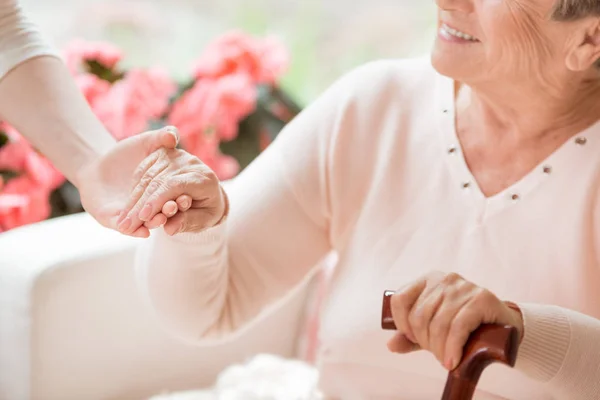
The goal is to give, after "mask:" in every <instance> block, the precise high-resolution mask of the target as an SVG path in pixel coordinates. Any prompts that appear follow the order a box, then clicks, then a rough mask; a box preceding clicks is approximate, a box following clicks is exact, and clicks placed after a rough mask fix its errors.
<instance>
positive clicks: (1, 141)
mask: <svg viewBox="0 0 600 400" xmlns="http://www.w3.org/2000/svg"><path fill="white" fill-rule="evenodd" d="M7 143H8V135H7V134H6V133H4V132H0V148H1V147H2V146H4V145H5V144H7Z"/></svg>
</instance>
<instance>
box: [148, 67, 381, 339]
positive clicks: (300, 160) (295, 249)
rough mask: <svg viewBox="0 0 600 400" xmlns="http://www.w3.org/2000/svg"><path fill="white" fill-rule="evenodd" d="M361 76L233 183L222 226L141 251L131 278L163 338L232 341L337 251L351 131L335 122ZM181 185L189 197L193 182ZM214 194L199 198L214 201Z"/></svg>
mask: <svg viewBox="0 0 600 400" xmlns="http://www.w3.org/2000/svg"><path fill="white" fill-rule="evenodd" d="M364 73H365V72H362V71H358V72H353V73H351V74H350V75H349V76H346V77H345V78H343V79H342V80H341V81H338V82H337V84H335V85H334V86H333V87H332V88H331V89H330V90H328V91H327V92H326V93H325V94H324V95H323V96H322V97H321V98H320V99H318V100H317V101H316V102H315V103H313V104H312V105H311V106H310V107H308V108H307V109H306V110H304V112H302V113H301V114H300V115H299V116H298V117H296V118H295V119H294V120H293V121H292V122H291V123H290V124H289V125H288V126H287V127H286V128H285V129H284V131H283V132H282V133H281V134H280V135H279V136H278V138H277V139H276V140H275V141H274V142H273V143H272V144H271V146H269V147H268V148H267V150H266V151H265V152H264V153H262V154H261V155H260V156H259V157H258V158H257V159H256V160H255V161H254V162H253V163H252V164H251V165H250V166H249V167H248V168H246V169H245V170H244V171H243V172H242V173H241V174H240V175H239V176H238V177H236V178H234V180H233V182H231V183H230V184H229V185H228V186H227V193H228V197H229V203H230V210H229V215H228V217H227V218H226V220H225V221H224V222H222V223H220V224H218V225H216V226H214V227H212V228H209V229H206V230H204V231H201V232H199V233H183V234H177V235H175V236H172V237H171V236H168V235H166V234H165V233H164V232H162V231H157V232H155V233H153V235H152V237H151V238H150V239H149V240H148V241H145V242H144V243H143V244H142V246H143V247H141V248H140V250H139V253H138V262H137V264H138V265H137V267H138V278H139V281H140V283H141V286H142V290H143V291H144V292H145V297H146V299H147V300H148V301H149V303H150V305H151V306H152V308H153V310H154V312H155V313H156V314H157V315H158V317H159V318H160V320H161V321H162V322H163V324H164V325H165V326H166V327H167V328H168V329H169V330H170V331H172V332H173V333H175V334H176V335H178V336H180V337H183V338H185V339H187V340H191V341H196V340H201V339H202V340H210V339H216V340H222V338H223V336H224V334H228V333H232V332H235V333H237V334H239V333H240V332H241V331H242V328H243V327H247V326H249V325H250V323H251V321H253V320H254V319H255V318H256V317H257V316H258V315H259V314H260V313H261V312H262V311H263V310H264V309H266V308H268V307H269V306H272V305H273V304H274V303H276V301H277V300H278V299H281V298H283V297H284V296H285V295H286V294H288V293H289V292H290V291H291V290H292V289H293V288H294V287H296V286H297V285H298V284H299V283H300V282H301V281H302V280H303V279H305V278H306V277H307V276H309V275H310V271H311V269H312V268H313V267H314V266H315V265H316V264H317V263H318V261H319V260H320V259H321V258H322V257H323V256H324V255H326V254H327V253H328V252H329V251H330V250H331V249H332V247H335V245H336V240H337V239H336V233H334V232H336V231H338V229H337V224H338V221H339V220H342V219H344V218H339V215H338V210H337V209H336V208H335V203H336V197H335V193H336V191H335V188H336V187H337V185H336V183H337V180H336V175H337V174H338V172H339V167H340V166H339V165H338V164H339V163H337V158H339V156H340V154H343V152H344V151H345V150H344V148H343V146H340V139H339V138H340V137H343V136H344V135H343V132H344V130H345V129H346V126H347V124H351V122H350V121H349V120H348V119H347V118H346V116H345V115H343V114H344V112H345V111H344V110H345V109H349V108H352V106H351V105H349V103H351V101H349V100H348V98H349V96H350V94H352V92H353V87H354V85H355V82H354V81H355V80H356V79H360V78H357V75H358V76H360V74H364ZM367 73H368V72H367ZM371 73H372V72H371ZM375 74H377V71H376V72H375ZM374 76H377V75H374ZM362 79H363V82H364V81H365V80H364V79H366V78H364V77H363V78H362ZM366 81H367V82H370V81H372V80H368V79H367V80H366ZM363 86H365V85H363ZM370 111H371V110H366V112H370ZM345 140H346V142H349V141H350V140H349V139H345ZM340 174H341V172H340ZM201 181H202V179H199V180H198V184H199V185H201V184H202V183H201ZM168 185H169V183H168V182H161V183H160V184H159V185H157V186H158V187H168ZM183 186H184V187H188V188H190V193H191V192H192V191H193V189H192V188H193V186H194V185H193V184H192V183H187V184H184V185H183ZM212 191H213V192H214V193H212V194H210V195H207V197H210V198H215V196H216V193H217V191H218V189H212ZM177 194H178V192H176V191H175V192H174V193H173V194H172V196H170V197H173V198H174V197H175V196H176V195H177ZM170 197H169V196H168V197H167V198H170ZM192 197H193V195H192ZM161 203H162V201H158V202H157V204H158V206H160V204H161ZM332 204H333V205H332ZM344 220H345V219H344ZM274 329H276V327H274ZM227 336H228V337H233V336H235V335H233V336H230V335H227Z"/></svg>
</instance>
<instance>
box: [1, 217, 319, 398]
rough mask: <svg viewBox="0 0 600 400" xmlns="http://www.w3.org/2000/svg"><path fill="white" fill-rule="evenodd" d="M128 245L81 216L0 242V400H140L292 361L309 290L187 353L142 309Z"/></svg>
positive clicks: (187, 349) (132, 244)
mask: <svg viewBox="0 0 600 400" xmlns="http://www.w3.org/2000/svg"><path fill="white" fill-rule="evenodd" d="M137 243H138V239H133V238H129V237H125V236H122V235H120V234H118V233H116V232H113V231H110V230H108V229H105V228H103V227H101V226H100V225H99V224H97V223H96V222H95V221H94V220H93V219H92V218H91V217H89V216H88V215H87V214H78V215H73V216H68V217H62V218H57V219H53V220H49V221H45V222H42V223H39V224H34V225H30V226H26V227H23V228H20V229H16V230H13V231H9V232H6V233H3V234H1V235H0V371H2V373H0V399H2V400H4V399H7V400H30V399H40V400H71V399H73V400H75V399H76V400H81V399H86V400H95V399H98V400H100V399H102V400H109V399H127V400H134V399H143V398H147V397H149V396H151V395H155V394H157V393H161V392H165V391H176V390H188V389H194V388H200V387H205V386H208V385H210V384H211V383H212V382H213V381H214V379H215V377H216V375H217V374H218V373H219V372H220V371H221V370H222V369H223V368H224V367H226V366H227V365H230V364H231V363H234V362H240V361H243V360H245V359H246V358H248V357H250V356H251V355H253V354H256V353H274V354H279V355H282V356H285V357H292V356H295V351H296V341H297V336H298V330H299V326H300V320H301V316H302V313H303V308H304V303H305V296H306V294H307V292H308V290H309V289H310V281H309V282H308V283H307V284H306V285H304V286H303V287H302V288H299V290H297V291H296V292H295V294H294V295H292V296H291V297H290V298H289V300H288V301H287V302H285V303H284V304H282V306H281V307H279V308H278V309H276V310H273V312H272V313H270V314H269V315H268V316H266V317H265V318H264V321H265V322H266V323H265V324H260V323H259V324H257V325H256V326H255V327H254V328H253V329H251V330H249V331H248V332H247V333H246V334H245V335H244V336H243V337H240V338H239V339H238V340H236V341H235V342H234V343H230V344H228V345H221V346H211V347H196V346H190V345H186V344H184V343H181V342H179V341H177V340H176V339H174V338H172V337H170V336H169V335H168V334H166V333H165V332H164V331H163V330H162V329H161V328H160V327H159V326H158V325H157V322H156V321H155V320H154V318H153V317H152V316H151V313H150V312H149V310H147V309H145V306H144V305H143V304H144V303H143V301H142V299H141V298H140V296H139V295H138V293H137V291H136V286H135V281H134V272H133V256H134V251H135V247H136V244H137ZM273 320H276V321H273ZM273 323H275V324H277V326H279V327H280V330H279V331H278V332H277V333H276V334H275V332H272V331H270V330H268V329H267V327H268V326H273V325H272V324H273Z"/></svg>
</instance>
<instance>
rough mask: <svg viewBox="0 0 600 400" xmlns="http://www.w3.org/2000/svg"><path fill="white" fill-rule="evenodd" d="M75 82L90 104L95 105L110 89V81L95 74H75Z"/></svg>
mask: <svg viewBox="0 0 600 400" xmlns="http://www.w3.org/2000/svg"><path fill="white" fill-rule="evenodd" d="M75 82H76V83H77V86H79V89H81V92H82V93H83V95H84V97H85V99H86V100H87V102H88V104H89V105H90V106H92V107H94V104H95V102H96V100H97V99H98V98H101V97H102V96H104V95H106V94H107V93H108V91H109V90H110V83H109V82H107V81H105V80H103V79H100V78H98V77H97V76H96V75H93V74H87V73H86V74H80V75H76V76H75Z"/></svg>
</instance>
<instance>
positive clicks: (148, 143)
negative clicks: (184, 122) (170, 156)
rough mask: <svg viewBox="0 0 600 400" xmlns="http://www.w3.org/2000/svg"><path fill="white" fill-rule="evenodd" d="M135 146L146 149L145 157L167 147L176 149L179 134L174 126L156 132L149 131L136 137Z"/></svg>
mask: <svg viewBox="0 0 600 400" xmlns="http://www.w3.org/2000/svg"><path fill="white" fill-rule="evenodd" d="M134 138H135V142H136V143H135V145H137V146H140V147H141V148H142V149H144V152H145V156H148V155H150V154H152V153H154V152H155V151H156V150H158V149H161V148H163V147H166V148H167V149H174V148H175V147H177V143H179V132H178V131H177V128H175V127H174V126H166V127H164V128H162V129H158V130H155V131H148V132H144V133H140V134H139V135H136V136H134Z"/></svg>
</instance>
